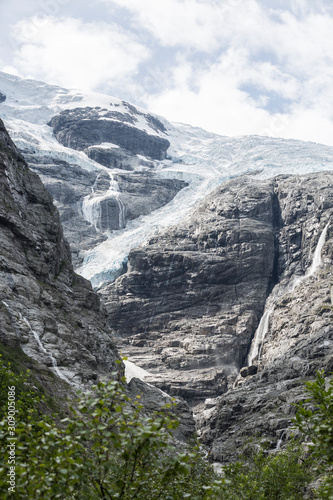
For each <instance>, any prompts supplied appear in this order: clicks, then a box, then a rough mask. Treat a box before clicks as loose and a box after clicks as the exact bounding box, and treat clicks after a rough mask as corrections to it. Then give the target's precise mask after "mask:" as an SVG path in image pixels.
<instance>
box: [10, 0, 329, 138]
mask: <svg viewBox="0 0 333 500" xmlns="http://www.w3.org/2000/svg"><path fill="white" fill-rule="evenodd" d="M0 69H1V70H2V71H6V72H9V73H13V74H17V75H19V76H23V77H29V78H34V79H39V80H43V81H46V82H49V83H54V84H58V85H61V86H64V87H74V88H81V89H89V90H94V91H98V92H103V93H108V94H111V95H114V96H116V97H120V98H122V99H125V100H127V101H130V102H132V103H134V104H137V105H141V106H143V107H145V108H148V109H149V110H150V111H152V112H155V113H158V114H160V115H162V116H165V117H166V118H168V119H169V120H173V121H180V122H184V123H190V124H192V125H196V126H200V127H203V128H205V129H206V130H209V131H212V132H216V133H219V134H223V135H242V134H260V135H271V136H276V137H286V138H298V139H303V140H312V141H316V142H322V143H325V144H330V145H333V5H332V2H331V0H322V1H320V0H317V1H313V0H311V1H308V0H272V1H263V0H24V1H22V0H0ZM0 90H1V89H0Z"/></svg>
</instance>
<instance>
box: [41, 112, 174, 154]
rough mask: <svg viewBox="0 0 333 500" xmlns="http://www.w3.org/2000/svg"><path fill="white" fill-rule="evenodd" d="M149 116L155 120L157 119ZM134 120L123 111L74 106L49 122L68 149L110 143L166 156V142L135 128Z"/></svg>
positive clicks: (167, 142) (131, 151)
mask: <svg viewBox="0 0 333 500" xmlns="http://www.w3.org/2000/svg"><path fill="white" fill-rule="evenodd" d="M149 116H150V115H149ZM151 119H153V120H155V121H156V122H158V120H157V119H156V118H153V117H151ZM151 119H150V121H151ZM136 121H137V118H136V117H135V114H134V115H133V114H123V113H118V112H114V111H107V110H106V109H101V108H75V109H74V110H65V111H62V112H61V113H60V114H59V115H57V116H54V117H53V118H52V119H51V120H50V122H49V125H50V126H51V127H52V128H53V132H54V135H55V136H56V138H57V140H58V141H59V142H60V143H61V144H63V145H64V146H67V147H69V148H73V149H77V150H80V151H83V150H85V149H86V148H88V147H90V146H96V145H98V144H102V143H111V144H116V145H117V146H120V147H121V148H124V149H125V150H127V151H128V152H130V153H132V154H135V155H136V154H140V155H143V156H147V157H149V158H152V159H155V160H162V159H163V158H165V156H166V151H167V149H168V148H169V146H170V143H169V141H168V140H167V139H165V138H164V137H160V136H159V135H152V134H149V133H147V132H146V131H145V130H142V129H140V128H138V127H135V126H134V124H135V123H136ZM160 125H161V127H163V125H162V124H160ZM161 127H160V128H161ZM147 128H148V127H147Z"/></svg>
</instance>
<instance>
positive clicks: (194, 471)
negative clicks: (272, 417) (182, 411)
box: [0, 367, 214, 500]
mask: <svg viewBox="0 0 333 500" xmlns="http://www.w3.org/2000/svg"><path fill="white" fill-rule="evenodd" d="M1 371H5V373H6V374H7V375H6V376H7V379H6V382H5V383H6V384H7V383H9V384H10V386H12V385H14V384H15V383H16V382H17V381H18V379H17V378H15V376H14V374H11V373H10V370H8V369H7V370H4V367H2V369H0V372H1ZM0 375H1V373H0ZM11 377H12V380H10V378H11ZM30 394H31V393H30ZM141 409H142V408H141V407H140V405H139V404H138V402H137V403H132V402H130V400H129V399H128V397H127V396H126V394H125V392H124V389H123V385H122V383H120V382H116V381H113V382H109V383H103V382H99V383H98V385H97V386H96V387H95V388H94V391H93V392H91V393H89V394H85V395H83V396H82V397H81V398H80V401H79V404H78V410H77V411H76V412H75V411H74V410H73V417H72V418H67V419H64V420H62V422H61V425H60V426H57V425H56V423H55V422H52V421H50V420H45V419H44V418H40V420H39V421H38V422H37V424H36V419H35V418H34V419H31V418H29V412H28V413H27V412H26V411H21V407H19V411H18V413H17V427H16V437H17V441H16V464H15V477H16V485H15V492H12V493H10V495H11V498H15V499H16V498H17V499H30V498H31V499H57V498H59V499H71V498H73V499H74V498H77V499H80V500H85V499H87V500H88V499H89V500H93V499H123V500H132V499H138V500H140V499H145V500H147V499H149V500H169V499H170V500H173V499H175V500H177V499H183V498H190V499H191V500H196V499H197V500H205V499H208V498H213V497H212V494H211V492H212V487H211V486H210V485H211V484H212V483H213V481H214V473H213V471H212V469H211V467H210V466H208V465H207V464H206V463H205V462H204V461H203V459H202V458H201V456H200V454H199V453H198V451H197V450H192V451H191V452H186V453H179V452H177V450H176V449H175V447H174V446H173V445H172V439H171V434H172V431H173V430H174V429H175V428H176V427H177V425H178V423H177V422H176V421H175V420H174V419H173V418H172V417H170V416H169V415H168V414H167V413H166V412H164V413H163V412H161V413H155V414H154V415H153V416H152V417H149V418H147V417H144V416H142V414H141V412H140V410H141ZM167 410H168V411H169V408H167ZM34 417H36V415H34ZM6 426H7V422H6V420H4V419H3V420H2V422H1V427H0V429H1V430H0V442H1V445H2V448H3V450H6V443H7V439H8V433H7V432H6ZM4 458H5V460H4V462H3V464H2V465H1V466H0V496H1V497H3V498H6V495H8V484H7V479H8V478H7V474H8V464H7V462H8V459H9V455H8V453H7V452H6V451H5V453H4Z"/></svg>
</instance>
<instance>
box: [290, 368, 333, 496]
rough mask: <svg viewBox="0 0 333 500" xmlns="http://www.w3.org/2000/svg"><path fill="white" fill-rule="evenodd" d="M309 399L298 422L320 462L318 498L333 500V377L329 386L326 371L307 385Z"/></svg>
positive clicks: (298, 413) (302, 404) (299, 410)
mask: <svg viewBox="0 0 333 500" xmlns="http://www.w3.org/2000/svg"><path fill="white" fill-rule="evenodd" d="M306 390H307V392H308V394H309V397H308V398H307V399H306V400H305V401H303V402H301V403H299V404H298V405H297V413H296V418H295V420H294V423H295V425H296V427H297V428H298V429H299V430H300V431H301V432H302V433H303V434H304V435H305V436H307V437H308V438H309V440H310V442H309V448H310V449H311V451H312V455H313V457H315V458H316V459H317V461H318V469H319V471H320V472H321V473H322V474H323V482H322V485H321V487H320V489H319V493H318V494H319V497H318V498H329V499H333V478H332V472H331V470H332V466H333V377H331V379H330V380H329V381H328V383H327V384H326V380H325V375H324V372H323V371H321V372H318V373H317V377H316V379H315V380H314V381H313V382H307V383H306Z"/></svg>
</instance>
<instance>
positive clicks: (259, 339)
mask: <svg viewBox="0 0 333 500" xmlns="http://www.w3.org/2000/svg"><path fill="white" fill-rule="evenodd" d="M329 224H330V222H328V223H327V224H326V226H325V227H324V229H323V231H322V233H321V235H320V237H319V240H318V243H317V246H316V249H315V252H314V254H313V259H312V263H311V266H310V267H309V269H308V270H307V272H306V273H305V274H304V275H303V276H300V277H298V278H296V279H294V280H293V281H292V282H291V283H289V284H288V285H287V286H286V287H285V288H284V289H283V290H282V291H281V289H279V288H277V287H275V288H274V289H273V291H272V293H271V295H270V305H269V307H268V308H267V309H266V311H265V312H264V314H263V315H262V317H261V320H260V323H259V325H258V328H257V330H256V332H255V334H254V337H253V340H252V344H251V348H250V352H249V355H248V363H247V364H248V366H251V365H253V362H254V360H255V359H256V358H257V364H258V365H259V363H260V359H261V354H262V347H263V343H264V340H265V337H266V335H267V332H268V329H269V320H270V317H271V315H272V313H273V311H274V309H275V305H276V302H277V300H278V299H280V298H281V297H283V296H284V295H285V294H286V293H291V292H293V291H294V290H295V288H296V287H297V286H298V285H300V284H301V283H302V282H303V281H304V280H306V279H307V278H310V277H311V276H313V275H314V274H315V273H316V272H317V270H318V269H319V267H320V266H321V264H322V257H321V253H322V249H323V246H324V244H325V241H326V235H327V230H328V227H329Z"/></svg>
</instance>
